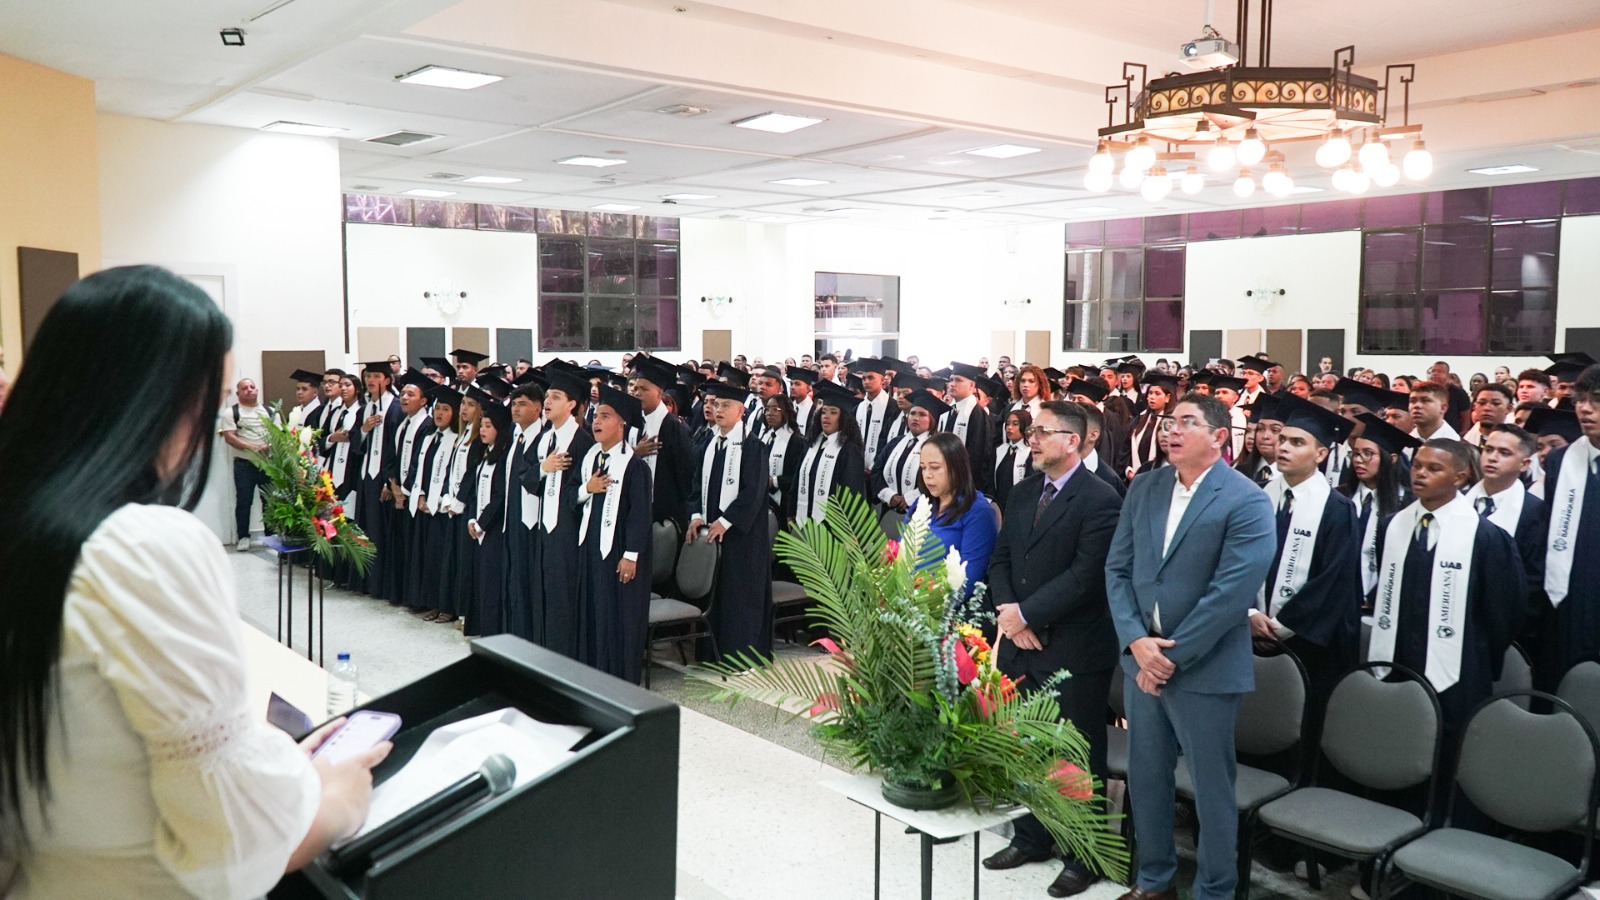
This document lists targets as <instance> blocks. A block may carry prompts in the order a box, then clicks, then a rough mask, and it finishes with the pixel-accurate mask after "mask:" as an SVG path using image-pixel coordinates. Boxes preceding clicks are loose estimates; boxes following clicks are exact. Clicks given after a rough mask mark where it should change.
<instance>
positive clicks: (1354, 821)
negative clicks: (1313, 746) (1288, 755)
mask: <svg viewBox="0 0 1600 900" xmlns="http://www.w3.org/2000/svg"><path fill="white" fill-rule="evenodd" d="M1374 669H1378V670H1387V671H1388V672H1389V675H1388V680H1380V679H1379V678H1378V677H1377V675H1376V674H1375V672H1374V671H1373V670H1374ZM1322 721H1323V725H1322V741H1321V746H1322V753H1323V754H1324V755H1325V756H1327V758H1328V761H1329V762H1330V763H1331V764H1332V765H1333V767H1334V769H1336V770H1337V771H1338V773H1339V774H1341V775H1343V776H1344V777H1345V778H1347V779H1349V780H1350V781H1352V782H1354V783H1355V784H1356V785H1357V786H1358V787H1359V788H1363V789H1366V790H1376V791H1402V790H1406V789H1408V788H1415V787H1416V786H1418V785H1421V784H1424V783H1425V784H1426V785H1427V788H1428V792H1427V794H1426V796H1427V797H1429V798H1432V797H1433V796H1434V794H1435V791H1434V786H1435V783H1436V780H1437V779H1438V776H1439V773H1438V769H1439V753H1440V749H1441V748H1440V744H1441V742H1442V741H1441V733H1442V731H1443V728H1444V718H1443V716H1442V715H1441V714H1440V712H1439V697H1438V695H1437V694H1436V693H1434V690H1433V688H1432V686H1430V685H1429V684H1428V682H1427V681H1426V680H1424V679H1423V678H1422V677H1421V676H1419V675H1417V673H1415V672H1413V671H1411V670H1410V669H1407V668H1406V667H1404V666H1398V665H1395V664H1393V663H1387V662H1385V663H1363V664H1361V665H1359V666H1357V667H1356V668H1354V669H1352V670H1351V671H1350V672H1349V673H1348V674H1346V675H1345V676H1344V678H1342V679H1340V681H1339V683H1338V684H1337V685H1335V686H1334V689H1333V694H1332V695H1331V696H1330V697H1329V698H1328V709H1327V711H1326V713H1325V714H1324V715H1323V720H1322ZM1308 768H1309V770H1310V772H1311V774H1312V777H1311V782H1310V783H1311V784H1312V785H1313V786H1311V787H1302V788H1296V789H1295V790H1292V791H1290V792H1289V793H1287V794H1285V795H1283V796H1282V797H1279V798H1277V799H1276V800H1272V801H1270V802H1268V803H1266V804H1264V805H1263V806H1262V807H1261V808H1260V809H1259V810H1258V811H1257V813H1256V818H1257V820H1258V821H1259V822H1260V823H1261V824H1262V825H1264V826H1266V828H1267V830H1268V831H1271V832H1273V833H1276V834H1281V835H1283V836H1284V837H1287V838H1289V839H1290V840H1292V841H1295V842H1296V843H1299V844H1303V845H1305V846H1307V847H1309V848H1311V849H1312V850H1313V851H1315V852H1318V853H1329V854H1332V855H1334V856H1339V857H1344V858H1345V859H1356V860H1374V861H1376V862H1377V863H1378V864H1379V868H1381V866H1382V864H1383V863H1385V862H1387V860H1388V858H1389V854H1391V853H1393V852H1394V849H1395V848H1396V847H1399V846H1400V845H1401V844H1404V843H1405V842H1406V841H1409V840H1411V839H1412V838H1414V837H1416V836H1417V835H1419V834H1422V833H1423V832H1425V831H1427V830H1428V829H1429V828H1431V827H1432V826H1433V821H1434V815H1435V811H1434V809H1433V804H1432V801H1431V799H1430V800H1428V801H1426V803H1425V806H1424V809H1423V813H1422V815H1421V816H1418V815H1415V814H1413V813H1411V812H1409V811H1407V810H1404V809H1400V808H1399V807H1395V806H1390V805H1388V804H1386V803H1379V802H1378V801H1375V800H1370V799H1367V798H1366V797H1363V796H1360V795H1358V794H1354V793H1350V792H1347V791H1343V790H1336V789H1333V788H1327V787H1320V786H1315V785H1316V784H1317V779H1316V772H1317V768H1318V766H1317V761H1316V758H1315V757H1314V756H1313V757H1312V759H1311V761H1310V763H1309V766H1308ZM1309 862H1315V860H1310V861H1309ZM1307 869H1308V874H1309V875H1310V876H1311V878H1312V879H1313V881H1312V883H1311V887H1312V889H1313V890H1321V888H1322V886H1321V884H1320V879H1319V878H1318V876H1317V870H1316V868H1315V866H1312V865H1309V864H1308V865H1307ZM1249 890H1250V882H1249V880H1248V879H1242V880H1241V881H1240V883H1239V894H1238V896H1240V897H1241V898H1243V897H1248V896H1249Z"/></svg>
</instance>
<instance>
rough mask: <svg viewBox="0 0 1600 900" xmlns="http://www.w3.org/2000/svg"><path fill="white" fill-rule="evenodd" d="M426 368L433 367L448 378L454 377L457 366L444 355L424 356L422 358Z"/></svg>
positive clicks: (423, 365)
mask: <svg viewBox="0 0 1600 900" xmlns="http://www.w3.org/2000/svg"><path fill="white" fill-rule="evenodd" d="M420 362H421V363H422V367H423V368H424V369H432V370H434V371H435V372H438V373H439V374H440V375H443V376H444V377H446V378H454V377H455V374H456V367H455V365H454V364H453V363H451V362H450V360H448V359H445V358H444V357H442V356H424V357H422V359H421V360H420Z"/></svg>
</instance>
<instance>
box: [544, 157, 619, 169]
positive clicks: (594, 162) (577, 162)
mask: <svg viewBox="0 0 1600 900" xmlns="http://www.w3.org/2000/svg"><path fill="white" fill-rule="evenodd" d="M626 162H627V160H625V159H606V158H605V157H602V156H569V157H567V158H566V159H558V160H556V163H557V164H558V165H563V166H588V167H590V168H592V169H604V168H605V167H607V166H620V165H623V164H625V163H626Z"/></svg>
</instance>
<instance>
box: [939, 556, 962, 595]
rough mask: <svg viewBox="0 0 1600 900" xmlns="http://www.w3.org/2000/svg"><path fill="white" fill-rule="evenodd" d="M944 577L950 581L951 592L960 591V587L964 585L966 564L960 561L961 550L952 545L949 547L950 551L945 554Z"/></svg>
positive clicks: (956, 592) (957, 592)
mask: <svg viewBox="0 0 1600 900" xmlns="http://www.w3.org/2000/svg"><path fill="white" fill-rule="evenodd" d="M944 577H945V580H946V581H948V582H950V592H951V593H952V594H959V593H961V589H962V588H963V587H965V586H966V583H967V564H966V563H964V562H962V561H961V551H960V550H957V549H956V548H954V547H951V548H950V552H949V553H948V554H946V555H945V558H944Z"/></svg>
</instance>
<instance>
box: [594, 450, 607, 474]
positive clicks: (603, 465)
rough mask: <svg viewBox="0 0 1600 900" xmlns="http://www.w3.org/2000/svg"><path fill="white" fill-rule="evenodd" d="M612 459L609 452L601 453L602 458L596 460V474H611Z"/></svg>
mask: <svg viewBox="0 0 1600 900" xmlns="http://www.w3.org/2000/svg"><path fill="white" fill-rule="evenodd" d="M610 460H611V457H610V454H608V453H602V454H600V458H599V459H597V460H595V461H594V473H595V474H596V475H607V474H610V472H609V469H610Z"/></svg>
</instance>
